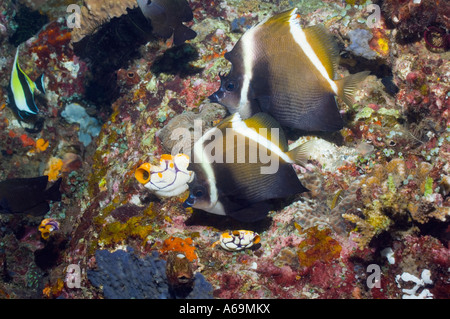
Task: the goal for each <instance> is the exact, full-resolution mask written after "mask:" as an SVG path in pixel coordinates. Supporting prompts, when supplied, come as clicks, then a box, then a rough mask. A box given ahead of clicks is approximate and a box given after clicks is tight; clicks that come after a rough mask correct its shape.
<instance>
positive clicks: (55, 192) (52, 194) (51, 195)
mask: <svg viewBox="0 0 450 319" xmlns="http://www.w3.org/2000/svg"><path fill="white" fill-rule="evenodd" d="M61 181H62V179H61V177H60V178H58V180H57V181H56V182H54V183H53V185H52V186H51V187H50V188H49V189H47V190H46V191H45V199H46V200H51V201H56V202H59V201H60V200H61V192H60V191H59V186H60V185H61Z"/></svg>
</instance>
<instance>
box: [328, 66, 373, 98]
mask: <svg viewBox="0 0 450 319" xmlns="http://www.w3.org/2000/svg"><path fill="white" fill-rule="evenodd" d="M369 74H370V71H363V72H359V73H356V74H352V75H349V76H346V77H345V78H343V79H340V80H336V81H335V83H336V85H337V88H338V92H337V95H338V96H339V97H340V98H341V99H342V100H343V101H344V102H345V104H347V105H348V106H352V105H353V93H354V92H355V90H356V88H357V86H358V84H359V83H360V82H362V81H364V79H365V78H366V77H367V76H368V75H369Z"/></svg>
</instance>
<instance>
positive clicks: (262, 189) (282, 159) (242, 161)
mask: <svg viewBox="0 0 450 319" xmlns="http://www.w3.org/2000/svg"><path fill="white" fill-rule="evenodd" d="M310 145H311V143H310V142H307V143H305V144H302V145H300V146H298V147H297V148H295V149H293V150H291V151H288V145H287V140H286V138H285V136H284V133H283V131H282V130H281V128H280V126H279V124H278V123H277V122H276V121H275V120H274V119H273V118H272V117H271V116H270V115H268V114H267V113H257V114H255V115H254V116H252V117H250V118H248V119H246V120H242V119H241V117H240V115H239V113H235V114H233V115H231V116H229V117H228V118H226V119H224V120H223V121H222V122H220V123H219V124H218V125H217V126H216V127H213V128H211V129H209V130H207V131H206V132H205V134H204V135H203V136H202V137H201V138H200V139H199V140H197V141H196V142H195V143H194V147H193V151H192V156H191V163H190V164H189V167H188V169H189V170H192V171H194V178H193V180H192V181H191V182H190V183H189V197H188V198H187V199H186V200H185V202H184V204H183V206H184V207H193V208H197V209H200V210H203V211H206V212H209V213H212V214H218V215H227V216H230V217H232V218H234V219H237V220H240V221H244V222H251V221H256V220H260V219H263V218H264V217H265V216H266V215H267V213H268V212H269V211H270V210H274V209H276V208H275V207H276V204H278V203H279V202H280V199H284V198H287V197H290V196H292V195H296V194H299V193H302V192H305V191H307V189H306V188H305V187H304V186H303V185H302V184H301V182H300V180H299V179H298V177H297V174H296V173H295V170H294V168H293V167H292V165H291V164H293V163H300V164H301V163H304V162H305V160H306V159H307V158H308V153H309V147H310Z"/></svg>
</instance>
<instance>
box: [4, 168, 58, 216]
mask: <svg viewBox="0 0 450 319" xmlns="http://www.w3.org/2000/svg"><path fill="white" fill-rule="evenodd" d="M47 184H48V176H47V175H44V176H39V177H32V178H13V179H7V180H5V181H3V182H0V213H6V214H8V213H9V214H16V213H25V214H30V215H34V216H42V215H44V214H45V213H47V212H48V210H49V205H48V201H60V200H61V193H60V191H59V186H60V185H61V178H59V179H58V180H57V181H56V182H55V183H53V185H52V186H51V187H50V188H48V189H47Z"/></svg>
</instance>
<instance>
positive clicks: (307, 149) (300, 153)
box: [287, 140, 314, 166]
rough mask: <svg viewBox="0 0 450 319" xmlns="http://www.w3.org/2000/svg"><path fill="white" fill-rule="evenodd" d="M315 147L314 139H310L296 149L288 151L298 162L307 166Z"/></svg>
mask: <svg viewBox="0 0 450 319" xmlns="http://www.w3.org/2000/svg"><path fill="white" fill-rule="evenodd" d="M313 147H314V140H310V141H307V142H305V143H303V144H301V145H299V146H296V147H295V148H294V149H292V150H290V151H289V152H287V154H288V155H289V157H290V158H291V159H292V160H293V161H294V162H295V163H296V164H299V165H302V166H305V164H306V162H307V161H308V159H309V157H310V154H311V151H312V149H313Z"/></svg>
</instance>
